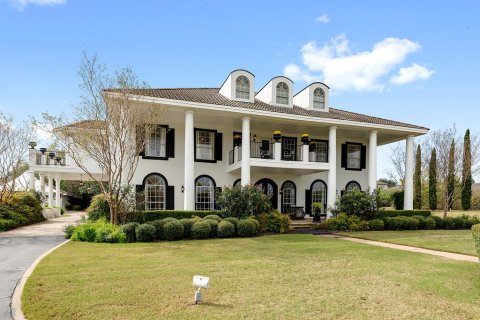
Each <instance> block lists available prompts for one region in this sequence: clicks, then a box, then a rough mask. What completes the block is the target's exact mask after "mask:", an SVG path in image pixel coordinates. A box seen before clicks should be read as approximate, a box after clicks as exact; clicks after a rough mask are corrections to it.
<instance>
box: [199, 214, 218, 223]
mask: <svg viewBox="0 0 480 320" xmlns="http://www.w3.org/2000/svg"><path fill="white" fill-rule="evenodd" d="M203 219H205V220H208V219H212V220H216V221H217V222H220V221H222V218H220V217H219V216H218V215H216V214H209V215H208V216H205V217H203Z"/></svg>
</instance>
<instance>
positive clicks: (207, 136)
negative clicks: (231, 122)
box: [195, 129, 215, 161]
mask: <svg viewBox="0 0 480 320" xmlns="http://www.w3.org/2000/svg"><path fill="white" fill-rule="evenodd" d="M195 154H196V157H195V158H196V160H211V161H213V160H215V131H211V130H202V129H197V130H195Z"/></svg>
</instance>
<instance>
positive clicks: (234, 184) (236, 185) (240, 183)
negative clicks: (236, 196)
mask: <svg viewBox="0 0 480 320" xmlns="http://www.w3.org/2000/svg"><path fill="white" fill-rule="evenodd" d="M241 185H242V179H237V180H235V182H234V183H233V187H234V188H235V187H240V186H241Z"/></svg>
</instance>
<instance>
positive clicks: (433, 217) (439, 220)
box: [429, 216, 444, 229]
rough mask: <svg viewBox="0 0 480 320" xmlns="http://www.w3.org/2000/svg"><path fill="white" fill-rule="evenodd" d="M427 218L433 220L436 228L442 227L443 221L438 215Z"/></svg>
mask: <svg viewBox="0 0 480 320" xmlns="http://www.w3.org/2000/svg"><path fill="white" fill-rule="evenodd" d="M429 218H432V219H433V220H435V228H437V229H443V227H444V223H443V219H442V218H441V217H439V216H431V217H429Z"/></svg>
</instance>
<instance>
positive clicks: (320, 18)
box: [315, 14, 330, 24]
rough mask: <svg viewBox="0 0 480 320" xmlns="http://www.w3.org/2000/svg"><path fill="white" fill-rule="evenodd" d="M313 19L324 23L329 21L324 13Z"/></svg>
mask: <svg viewBox="0 0 480 320" xmlns="http://www.w3.org/2000/svg"><path fill="white" fill-rule="evenodd" d="M315 20H316V21H317V22H320V23H324V24H325V23H329V22H330V18H329V17H328V16H327V15H326V14H322V15H321V16H319V17H317V18H316V19H315Z"/></svg>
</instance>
